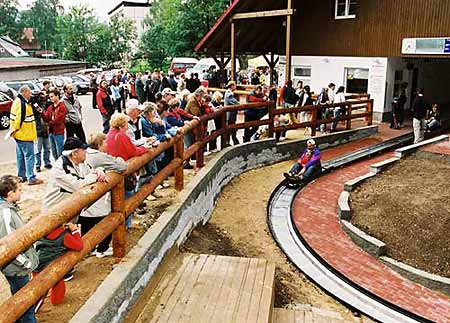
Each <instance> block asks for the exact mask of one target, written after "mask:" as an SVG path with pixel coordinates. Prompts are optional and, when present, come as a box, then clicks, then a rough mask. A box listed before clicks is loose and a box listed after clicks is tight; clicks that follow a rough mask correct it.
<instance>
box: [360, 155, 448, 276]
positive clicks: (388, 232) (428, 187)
mask: <svg viewBox="0 0 450 323" xmlns="http://www.w3.org/2000/svg"><path fill="white" fill-rule="evenodd" d="M449 173H450V163H449V162H448V161H446V160H439V159H435V158H425V157H409V158H406V159H402V160H400V161H399V162H398V163H397V164H395V165H394V166H393V167H392V168H390V169H388V170H387V171H385V172H384V173H383V174H381V175H380V176H376V177H375V178H372V179H370V180H368V181H367V182H365V183H363V184H362V185H361V187H359V188H358V189H357V190H356V191H355V192H354V193H352V195H351V198H352V222H353V223H354V224H355V225H356V226H358V227H359V228H361V229H362V230H364V231H365V232H367V233H369V234H370V235H373V236H374V237H376V238H378V239H380V240H382V241H383V242H385V243H386V244H387V246H388V250H387V254H388V256H390V257H392V258H394V259H397V260H400V261H402V262H405V263H407V264H409V265H411V266H414V267H417V268H420V269H423V270H426V271H428V272H431V273H434V274H439V275H443V276H446V277H450V236H449V234H448V231H449V227H450V205H449V200H450V183H449V180H448V174H449Z"/></svg>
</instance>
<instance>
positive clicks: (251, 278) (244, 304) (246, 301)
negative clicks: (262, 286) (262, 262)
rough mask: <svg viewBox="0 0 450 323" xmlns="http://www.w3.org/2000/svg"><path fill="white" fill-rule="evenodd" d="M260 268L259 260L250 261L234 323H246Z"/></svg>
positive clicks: (234, 315) (234, 314)
mask: <svg viewBox="0 0 450 323" xmlns="http://www.w3.org/2000/svg"><path fill="white" fill-rule="evenodd" d="M257 268H258V259H254V258H252V259H250V265H249V267H248V271H247V275H245V278H244V285H243V287H242V289H241V290H240V298H239V304H238V308H237V309H236V311H235V312H234V313H233V320H232V321H233V322H241V321H245V318H246V317H247V314H248V310H249V307H250V300H251V298H252V293H253V287H254V285H255V279H256V272H257Z"/></svg>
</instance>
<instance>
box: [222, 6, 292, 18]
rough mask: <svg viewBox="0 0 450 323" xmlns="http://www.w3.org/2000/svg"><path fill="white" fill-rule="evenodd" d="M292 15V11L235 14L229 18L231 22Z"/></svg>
mask: <svg viewBox="0 0 450 323" xmlns="http://www.w3.org/2000/svg"><path fill="white" fill-rule="evenodd" d="M293 14H294V9H282V10H269V11H256V12H245V13H236V14H234V15H233V16H232V17H231V21H234V20H242V19H255V18H268V17H285V16H292V15H293Z"/></svg>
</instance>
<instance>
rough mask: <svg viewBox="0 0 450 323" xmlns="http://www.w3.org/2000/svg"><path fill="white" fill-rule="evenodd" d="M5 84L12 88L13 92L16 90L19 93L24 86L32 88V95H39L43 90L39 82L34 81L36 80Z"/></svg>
mask: <svg viewBox="0 0 450 323" xmlns="http://www.w3.org/2000/svg"><path fill="white" fill-rule="evenodd" d="M5 84H6V85H7V86H8V87H10V88H11V89H13V90H15V91H17V92H19V89H20V88H21V87H22V86H25V85H26V86H28V87H29V88H30V90H31V93H32V94H33V95H38V94H39V93H40V92H41V90H42V88H41V87H40V86H39V84H38V81H34V80H31V81H16V82H5Z"/></svg>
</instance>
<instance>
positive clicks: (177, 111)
mask: <svg viewBox="0 0 450 323" xmlns="http://www.w3.org/2000/svg"><path fill="white" fill-rule="evenodd" d="M172 112H173V113H174V115H175V116H181V118H182V119H185V120H192V119H193V118H194V116H193V115H192V114H190V113H189V112H186V111H185V110H183V109H182V108H180V107H178V108H176V109H174V110H172ZM177 119H178V118H177Z"/></svg>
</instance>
